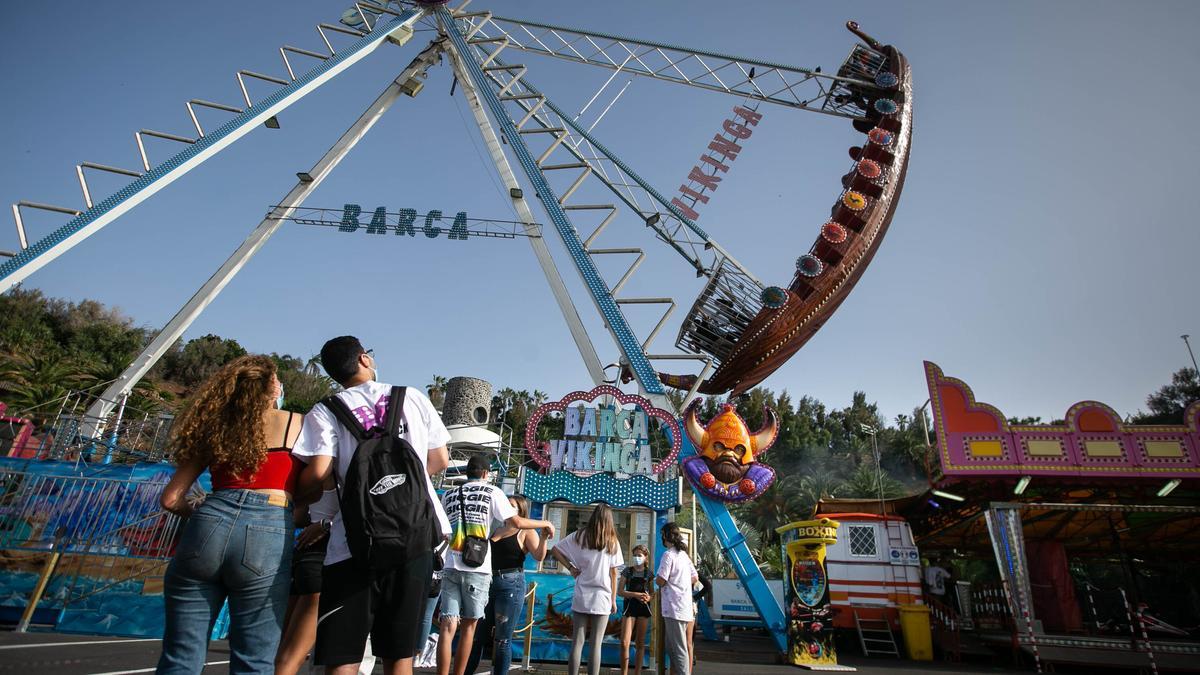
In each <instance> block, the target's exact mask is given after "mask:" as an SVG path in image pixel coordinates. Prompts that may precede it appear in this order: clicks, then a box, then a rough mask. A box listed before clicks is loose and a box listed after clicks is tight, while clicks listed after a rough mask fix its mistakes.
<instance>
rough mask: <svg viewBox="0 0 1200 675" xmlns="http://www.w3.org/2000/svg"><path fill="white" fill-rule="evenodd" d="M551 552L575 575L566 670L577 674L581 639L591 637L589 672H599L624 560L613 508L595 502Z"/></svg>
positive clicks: (581, 654)
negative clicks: (580, 526) (580, 523)
mask: <svg viewBox="0 0 1200 675" xmlns="http://www.w3.org/2000/svg"><path fill="white" fill-rule="evenodd" d="M550 553H551V555H553V556H554V558H555V560H557V561H558V562H559V564H560V565H562V566H564V567H565V568H566V569H567V570H569V571H570V572H571V576H573V577H575V592H574V594H573V596H572V598H571V614H572V618H573V620H574V633H573V642H572V644H571V658H570V667H569V669H568V673H569V674H570V675H579V661H580V659H581V658H582V657H583V643H584V641H585V640H591V642H592V653H591V656H590V657H589V658H588V675H599V673H600V646H601V643H602V642H603V640H604V631H605V629H606V628H607V627H608V617H609V615H610V614H615V613H616V611H617V596H616V594H615V593H614V592H613V590H614V589H615V588H616V586H617V568H619V567H621V566H622V565H624V564H625V559H624V558H623V557H622V556H621V545H620V543H619V542H618V541H617V529H616V528H615V527H613V518H612V509H611V508H609V506H608V505H607V504H598V505H597V506H596V510H595V511H592V517H591V518H590V519H589V520H588V523H587V525H586V526H585V527H584V528H583V529H582V530H579V531H577V532H573V533H571V534H570V535H568V536H567V537H565V538H564V539H563V540H562V541H560V542H558V543H557V544H555V546H554V548H553V549H551V551H550Z"/></svg>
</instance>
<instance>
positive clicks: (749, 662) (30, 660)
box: [0, 632, 1014, 675]
mask: <svg viewBox="0 0 1200 675" xmlns="http://www.w3.org/2000/svg"><path fill="white" fill-rule="evenodd" d="M697 651H698V652H699V654H700V658H701V660H700V662H699V664H698V665H697V668H696V675H796V674H797V673H800V672H804V671H801V670H800V669H797V668H794V667H792V666H788V665H780V664H777V663H776V662H775V661H776V659H775V653H774V649H773V648H772V646H771V644H770V643H769V642H768V641H767V640H765V639H762V640H758V639H754V638H749V637H747V638H740V639H738V640H737V641H736V642H734V643H702V644H701V645H700V646H699V647H698V648H697ZM158 652H159V641H158V640H154V639H149V640H147V639H131V638H113V637H104V636H88V635H64V634H59V633H12V632H0V673H22V674H26V673H46V672H50V673H56V674H62V675H133V674H134V673H152V672H154V664H155V662H156V661H157V660H158ZM842 663H843V664H845V665H849V666H854V667H855V668H857V671H858V672H859V673H865V674H868V675H871V674H875V673H894V674H902V673H1000V672H1014V671H1011V670H1008V671H1006V670H1005V669H1004V668H1001V667H998V666H997V667H988V666H962V665H957V664H944V663H937V662H934V663H929V662H925V663H919V662H912V661H896V660H890V659H866V658H863V657H861V656H857V655H853V654H848V655H845V656H844V657H843V658H842ZM207 664H208V667H206V668H205V669H204V672H205V673H225V672H228V670H229V665H228V664H229V647H228V645H227V644H226V643H225V642H214V643H212V645H211V646H210V648H209V651H208V659H207ZM486 667H487V666H486V664H484V666H483V668H486ZM562 670H563V666H561V665H559V666H553V665H552V666H550V667H549V668H547V669H546V671H558V672H562ZM375 672H377V673H378V672H381V670H380V668H379V667H376V671H375ZM419 672H428V671H419ZM485 672H486V671H485ZM615 672H617V671H614V673H615Z"/></svg>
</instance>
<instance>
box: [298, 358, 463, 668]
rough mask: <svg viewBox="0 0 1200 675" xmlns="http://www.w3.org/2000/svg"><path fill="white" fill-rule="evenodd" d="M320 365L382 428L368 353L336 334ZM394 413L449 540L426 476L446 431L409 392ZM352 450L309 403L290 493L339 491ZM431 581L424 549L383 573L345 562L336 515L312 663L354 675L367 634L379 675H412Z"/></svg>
mask: <svg viewBox="0 0 1200 675" xmlns="http://www.w3.org/2000/svg"><path fill="white" fill-rule="evenodd" d="M321 365H322V367H323V368H324V369H325V372H326V373H328V374H329V377H331V378H333V380H334V381H335V382H337V383H338V384H340V385H341V386H342V387H343V388H344V391H341V392H339V393H338V394H336V396H337V397H338V398H339V399H341V400H342V402H344V403H345V404H346V406H347V407H349V408H350V410H351V411H352V412H353V414H354V416H355V417H356V418H358V421H359V422H360V423H361V424H362V427H363V428H364V429H371V428H373V427H376V426H381V425H382V424H384V420H385V419H386V417H387V407H388V401H389V398H390V393H391V389H392V386H391V385H390V384H384V383H382V382H380V381H379V366H378V364H376V362H375V356H374V354H373V353H372V350H368V349H363V346H362V343H360V342H359V340H358V338H355V337H353V336H349V335H345V336H342V337H337V338H334V339H332V340H330V341H328V342H326V343H325V345H324V346H323V347H322V348H321ZM401 413H402V416H401V420H402V425H401V431H400V435H401V437H402V438H403V439H404V440H405V441H407V442H408V443H409V444H410V445H411V446H412V448H413V451H414V453H415V454H416V456H417V459H418V460H420V462H421V464H423V465H424V466H425V476H424V478H425V484H426V488H427V492H428V494H429V495H430V501H431V502H432V506H433V510H434V514H435V515H436V517H437V520H438V523H439V525H440V526H441V531H442V534H443V535H444V536H449V534H450V523H449V521H447V520H446V514H445V512H444V511H443V510H442V504H441V502H440V501H438V499H437V496H436V495H437V493H436V492H435V491H434V488H433V482H432V481H431V480H430V479H429V476H431V475H433V474H436V473H438V472H439V471H442V470H443V469H445V468H446V466H447V465H448V464H449V461H450V456H449V453H448V452H447V450H446V443H447V442H448V441H449V440H450V432H449V431H447V430H446V426H445V425H444V424H442V420H441V417H440V416H439V415H438V413H437V410H435V409H434V407H433V404H432V403H430V402H429V399H428V398H427V397H426V396H425V395H424V394H422V393H421V392H420V391H419V390H418V388H416V387H409V388H408V391H407V393H406V395H405V398H404V405H403V410H402V411H401ZM357 447H358V443H357V441H356V440H355V438H354V435H353V434H352V432H351V431H350V430H349V429H347V428H346V427H345V426H343V425H342V424H341V423H340V422H338V420H337V418H336V417H335V416H334V414H333V412H332V411H331V410H329V408H327V407H326V406H324V405H317V406H315V407H314V408H313V409H312V411H311V412H309V414H308V415H306V416H305V418H304V429H303V431H302V432H301V433H300V438H299V440H297V441H296V446H295V447H294V448H293V449H292V454H293V455H295V456H297V457H299V458H300V459H301V460H304V461H306V462H308V466H307V467H305V469H304V472H303V473H302V474H301V476H300V484H299V486H298V488H297V492H298V493H300V494H302V495H304V494H320V490H321V487H322V485H323V484H324V482H325V480H326V479H327V478H328V477H329V476H330V474H331V473H332V474H333V475H334V476H335V477H336V480H337V483H338V486H339V488H340V487H343V486H344V478H345V476H346V473H347V470H348V469H349V466H350V461H351V458H352V457H353V455H354V451H355V450H356V449H357ZM335 462H336V467H337V469H336V471H334V464H335ZM432 577H433V547H432V546H430V550H429V551H428V552H423V553H421V554H419V555H416V556H415V557H413V558H412V559H411V560H409V561H407V562H406V563H405V564H404V565H402V566H399V567H396V568H393V569H389V570H387V572H386V573H375V574H373V575H368V574H364V573H363V572H362V571H361V569H360V568H358V567H357V566H356V565H355V563H354V561H353V560H351V556H350V547H349V545H348V544H347V542H346V528H345V526H344V524H343V523H342V517H341V513H340V512H339V513H338V514H337V515H335V516H334V517H333V522H332V524H331V527H330V532H329V545H328V548H327V550H326V553H325V567H324V569H323V570H322V575H321V597H320V600H319V609H318V611H319V616H318V619H317V646H316V654H315V658H314V661H315V662H316V663H317V664H318V665H323V666H325V672H326V673H330V674H335V675H355V674H356V673H357V672H358V666H359V663H360V662H361V661H362V658H363V650H364V647H365V646H366V642H367V637H368V635H369V636H370V638H371V642H372V644H371V648H372V651H373V652H374V653H375V654H376V655H377V656H379V657H380V658H381V659H382V660H383V666H384V672H385V673H388V674H389V675H411V673H412V657H413V654H414V653H415V652H416V650H417V649H419V648H420V647H419V646H418V645H417V636H416V633H417V626H418V625H419V624H420V623H421V616H422V614H423V612H424V609H425V600H426V596H427V595H428V593H429V586H430V583H431V581H432Z"/></svg>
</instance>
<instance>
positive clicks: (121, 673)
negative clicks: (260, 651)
mask: <svg viewBox="0 0 1200 675" xmlns="http://www.w3.org/2000/svg"><path fill="white" fill-rule="evenodd" d="M228 663H229V662H228V661H209V662H208V663H206V664H204V665H205V666H206V667H207V666H223V665H226V664H228ZM154 671H155V669H154V668H142V669H140V670H114V671H112V672H109V673H92V674H91V675H134V673H153V672H154Z"/></svg>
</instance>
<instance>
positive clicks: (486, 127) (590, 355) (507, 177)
mask: <svg viewBox="0 0 1200 675" xmlns="http://www.w3.org/2000/svg"><path fill="white" fill-rule="evenodd" d="M467 58H470V56H468V57H467ZM450 61H451V63H452V64H453V66H454V72H455V75H457V77H458V83H459V85H460V86H461V87H462V89H463V95H464V97H465V98H466V100H467V105H469V106H470V108H471V113H472V114H473V115H474V116H475V124H476V125H478V126H479V134H480V136H482V137H483V143H484V145H486V146H487V149H488V154H489V155H491V158H492V162H493V163H494V164H495V165H496V172H497V173H498V174H499V175H500V180H501V182H503V183H504V187H505V188H507V189H508V191H509V195H513V194H521V195H522V196H520V197H513V198H512V202H513V208H515V209H516V211H517V215H518V216H519V217H520V218H521V220H522V221H524V222H525V233H526V234H527V235H529V245H530V246H532V247H533V254H534V256H535V257H536V258H537V261H538V265H540V266H541V268H542V274H544V275H545V277H546V283H547V284H549V285H550V292H551V293H552V294H553V295H554V301H555V302H556V303H558V309H559V311H560V312H562V316H563V320H564V321H566V322H567V329H568V330H570V331H571V338H572V339H573V340H574V341H575V346H576V347H577V348H578V349H579V356H580V357H582V358H583V365H584V367H585V368H587V371H588V375H589V376H591V378H592V383H593V384H596V385H600V384H603V383H604V366H603V365H602V364H601V363H600V357H599V355H597V354H596V347H595V345H593V344H592V339H591V337H590V336H589V335H588V332H587V328H586V327H584V325H583V320H582V319H580V318H579V310H578V309H577V308H576V307H575V303H574V302H572V301H571V293H570V292H569V291H568V290H567V286H566V284H565V283H563V279H562V275H561V274H559V272H558V267H557V266H556V265H555V264H554V258H553V257H552V256H551V255H550V248H549V247H548V246H546V240H545V238H544V237H542V234H541V230H540V229H539V228H538V227H537V226H536V225H534V224H533V223H534V222H536V219H535V218H534V217H533V211H531V210H530V208H529V202H527V201H526V200H525V197H524V193H523V192H517V193H514V192H513V190H520V189H521V184H520V183H518V182H517V176H516V174H515V173H513V170H512V166H511V165H510V164H509V163H508V156H507V155H505V154H504V148H502V147H501V145H500V138H499V137H498V136H497V135H496V130H495V128H494V127H492V123H491V121H490V120H489V119H488V116H487V113H486V112H485V111H484V109H483V104H482V103H481V102H480V100H479V93H478V91H476V88H475V84H474V82H473V81H472V79H471V76H470V75H469V74H468V73H467V71H466V68H465V67H464V65H463V63H462V58H461V57H460V56H459V54H458V53H457V52H456V51H455V50H453V49H451V50H450Z"/></svg>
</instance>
